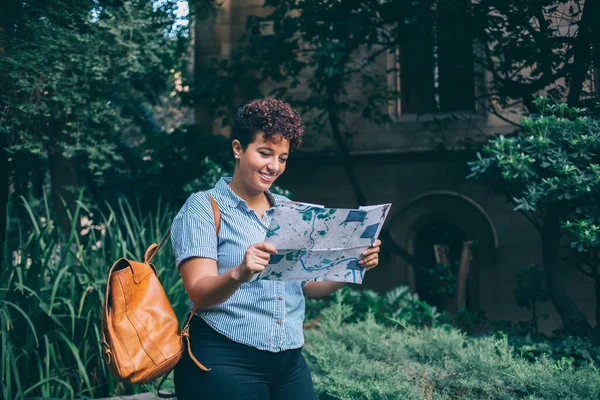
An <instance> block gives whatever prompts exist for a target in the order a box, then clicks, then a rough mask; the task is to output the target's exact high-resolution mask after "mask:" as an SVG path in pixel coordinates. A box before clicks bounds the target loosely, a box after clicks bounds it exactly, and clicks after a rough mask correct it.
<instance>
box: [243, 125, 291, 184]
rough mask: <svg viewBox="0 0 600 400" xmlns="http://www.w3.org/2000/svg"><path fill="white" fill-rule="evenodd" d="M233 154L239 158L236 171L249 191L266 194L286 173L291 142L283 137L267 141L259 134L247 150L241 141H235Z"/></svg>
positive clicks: (276, 136) (279, 136)
mask: <svg viewBox="0 0 600 400" xmlns="http://www.w3.org/2000/svg"><path fill="white" fill-rule="evenodd" d="M232 146H233V153H234V154H235V155H236V156H238V161H237V163H236V170H237V172H238V173H239V174H240V178H242V182H244V185H245V186H246V189H247V190H248V191H252V192H264V191H265V190H268V189H269V188H270V187H271V185H272V184H273V182H275V179H277V178H278V177H279V175H281V174H283V171H285V166H286V162H287V158H288V156H289V152H290V141H289V140H288V139H286V138H284V137H283V136H281V135H275V136H273V137H272V140H268V141H265V139H264V135H263V133H262V132H260V131H259V132H257V133H256V136H255V138H254V141H252V142H251V143H249V144H248V147H246V149H245V150H243V149H242V146H241V144H240V142H239V141H237V140H234V141H233V144H232Z"/></svg>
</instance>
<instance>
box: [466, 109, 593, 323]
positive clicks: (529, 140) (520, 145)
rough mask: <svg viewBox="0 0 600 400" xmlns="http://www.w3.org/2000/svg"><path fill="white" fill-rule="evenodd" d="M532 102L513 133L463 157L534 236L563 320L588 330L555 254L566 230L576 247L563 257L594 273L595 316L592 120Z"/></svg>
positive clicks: (577, 111)
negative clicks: (535, 111)
mask: <svg viewBox="0 0 600 400" xmlns="http://www.w3.org/2000/svg"><path fill="white" fill-rule="evenodd" d="M534 106H535V107H536V108H539V109H540V110H541V111H542V115H540V116H528V117H525V118H523V120H522V122H521V125H522V128H521V131H520V132H519V134H518V135H517V136H514V137H502V136H501V137H499V138H494V139H492V140H490V143H489V144H488V145H486V146H484V147H483V149H482V151H481V153H480V154H478V159H477V161H473V162H471V163H470V167H471V175H470V177H471V178H476V179H481V180H484V181H485V182H487V183H489V184H490V185H491V186H492V188H493V189H495V190H497V191H501V192H503V193H505V194H506V195H507V197H508V198H510V199H511V200H512V202H513V203H514V205H515V211H519V212H521V213H523V215H525V216H526V217H527V218H528V219H529V220H530V222H531V223H532V224H533V226H535V227H536V229H537V230H538V231H539V233H540V235H541V237H542V259H543V266H544V270H545V274H546V281H547V286H548V293H549V296H550V298H551V299H552V302H553V303H554V305H555V306H556V309H557V310H558V312H559V314H560V315H561V317H562V319H563V322H564V325H565V326H564V328H565V330H567V331H570V332H573V333H577V334H588V333H589V332H590V326H589V324H588V322H587V318H586V317H585V315H584V314H583V313H582V312H581V311H580V310H579V309H578V308H577V307H576V306H575V304H574V303H573V302H572V301H571V299H570V298H569V297H568V295H567V293H566V291H565V287H564V284H562V282H563V281H564V271H563V268H561V265H560V264H559V261H560V260H559V258H560V256H561V255H560V251H561V239H562V237H563V236H565V235H567V234H571V247H572V248H574V249H576V250H577V251H579V252H581V253H582V254H579V255H578V256H577V257H574V256H573V255H571V256H570V257H568V256H567V257H564V258H566V259H567V260H570V262H572V263H575V264H576V265H577V267H578V268H580V270H582V272H583V273H584V274H585V275H587V276H589V277H590V278H592V279H594V281H595V287H596V317H597V318H598V317H600V290H599V289H600V274H599V272H600V271H599V270H598V251H599V250H600V236H599V234H600V207H599V206H598V201H597V199H598V196H599V195H600V121H599V120H598V119H596V118H594V117H592V116H589V115H586V110H584V109H578V108H573V107H569V106H567V105H566V104H557V105H552V104H550V103H549V102H548V100H547V99H544V98H540V99H538V100H537V101H534ZM598 320H600V319H598Z"/></svg>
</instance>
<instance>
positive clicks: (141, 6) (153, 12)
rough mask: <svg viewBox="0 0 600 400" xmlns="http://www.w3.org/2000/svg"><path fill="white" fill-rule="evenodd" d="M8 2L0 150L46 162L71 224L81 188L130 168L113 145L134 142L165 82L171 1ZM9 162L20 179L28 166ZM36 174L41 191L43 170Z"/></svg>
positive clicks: (55, 196) (56, 199) (60, 210)
mask: <svg viewBox="0 0 600 400" xmlns="http://www.w3.org/2000/svg"><path fill="white" fill-rule="evenodd" d="M8 8H9V13H7V14H6V15H5V17H4V20H3V24H2V34H3V35H2V38H1V39H2V53H3V56H2V57H1V58H0V71H2V79H1V81H0V82H1V83H0V106H1V108H2V118H1V122H2V125H1V126H0V131H1V133H2V136H3V139H4V143H3V151H2V153H3V156H6V154H7V153H8V154H10V157H11V158H13V162H12V164H13V165H15V164H17V162H18V160H20V159H27V160H30V161H31V163H28V164H34V165H35V164H40V163H41V164H42V165H47V167H48V170H49V173H50V182H51V194H52V196H51V198H52V203H53V205H54V208H55V210H56V211H57V215H58V216H59V218H60V222H61V225H62V227H63V230H64V231H65V232H68V231H70V229H69V226H68V224H69V222H68V218H66V213H67V212H69V211H72V208H73V207H74V205H75V201H76V195H77V191H78V190H79V189H80V188H81V187H83V186H87V187H88V188H90V189H91V190H94V189H97V188H98V187H99V186H100V185H101V184H102V181H103V175H104V173H105V172H106V171H108V170H110V169H116V170H121V171H125V170H126V169H127V160H126V159H124V158H123V157H122V152H121V151H119V148H120V146H121V144H122V142H123V141H125V140H126V139H129V140H131V139H137V141H139V140H140V139H139V136H140V135H141V132H142V128H140V127H143V128H145V127H146V126H145V125H144V123H145V122H146V120H147V118H146V116H145V115H143V112H141V107H140V106H143V105H144V104H152V103H155V102H156V101H157V98H158V94H159V93H161V92H164V91H165V90H166V89H167V88H168V86H169V85H170V81H171V74H170V72H169V69H170V68H172V66H173V65H174V63H175V61H173V60H174V56H175V55H174V45H173V43H174V38H173V36H172V35H171V33H173V32H172V30H173V22H174V16H173V10H174V8H175V2H174V1H163V2H161V5H160V6H157V7H154V6H153V4H152V3H151V2H147V1H142V0H131V1H93V0H89V1H75V0H62V1H58V2H53V4H52V6H51V7H50V6H48V5H47V4H46V2H44V1H38V0H32V1H27V2H15V1H11V2H9V7H8ZM32 156H33V157H32ZM12 169H13V171H12V172H13V174H14V176H13V178H12V179H13V182H15V183H16V184H17V185H18V184H20V182H23V181H24V183H25V187H26V186H27V182H29V181H30V178H29V176H28V173H31V170H32V169H33V168H31V165H19V166H18V167H17V166H16V167H13V168H12ZM38 175H41V177H39V179H38V181H39V182H41V183H39V184H37V185H36V186H38V191H41V188H40V186H41V185H43V182H44V178H45V172H44V170H43V169H42V170H41V173H40V174H38ZM4 179H5V181H4V183H7V181H8V177H5V178H4ZM7 186H8V185H5V186H3V189H2V190H5V189H4V188H6V187H7ZM19 194H23V193H19ZM4 200H5V199H4ZM63 202H64V205H65V206H63ZM0 206H1V208H2V210H4V209H5V206H6V202H5V201H4V202H3V203H2V204H0ZM2 214H4V211H3V212H2ZM60 216H62V218H61V217H60ZM4 226H5V225H3V226H0V230H1V231H4Z"/></svg>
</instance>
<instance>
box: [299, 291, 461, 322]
mask: <svg viewBox="0 0 600 400" xmlns="http://www.w3.org/2000/svg"><path fill="white" fill-rule="evenodd" d="M336 299H337V301H341V302H342V303H343V304H345V305H348V306H350V307H351V310H352V313H351V315H350V316H349V319H350V321H357V320H362V319H364V318H365V317H366V316H367V315H368V314H371V315H372V316H373V318H374V319H375V321H377V322H378V323H380V324H383V325H391V326H395V325H402V326H405V325H412V326H439V325H441V324H446V323H449V322H450V316H449V315H448V313H446V312H438V310H437V308H436V307H434V306H430V305H429V304H427V303H426V302H424V301H422V300H421V299H419V295H418V294H417V293H411V291H410V289H409V288H408V287H407V286H399V287H397V288H394V289H392V290H390V291H389V292H387V293H386V294H385V295H383V296H381V295H379V294H378V293H376V292H374V291H373V290H356V289H352V288H350V287H349V286H345V287H343V288H342V289H340V290H338V291H337V292H336V293H335V294H333V295H331V296H329V297H326V298H324V299H307V301H306V320H307V321H308V322H309V323H311V321H314V320H315V319H318V318H319V315H320V312H321V311H322V310H323V309H324V308H326V307H327V306H328V305H329V304H331V302H332V301H336Z"/></svg>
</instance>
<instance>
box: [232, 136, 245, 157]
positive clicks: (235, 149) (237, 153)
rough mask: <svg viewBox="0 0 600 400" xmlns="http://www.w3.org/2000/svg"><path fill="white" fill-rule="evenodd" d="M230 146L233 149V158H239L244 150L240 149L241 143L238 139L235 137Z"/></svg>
mask: <svg viewBox="0 0 600 400" xmlns="http://www.w3.org/2000/svg"><path fill="white" fill-rule="evenodd" d="M231 148H232V150H233V156H234V157H235V158H239V157H241V156H242V153H243V152H244V151H243V150H242V144H241V143H240V141H239V140H237V139H235V140H234V141H232V142H231Z"/></svg>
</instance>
